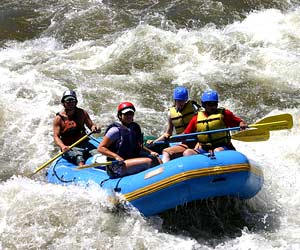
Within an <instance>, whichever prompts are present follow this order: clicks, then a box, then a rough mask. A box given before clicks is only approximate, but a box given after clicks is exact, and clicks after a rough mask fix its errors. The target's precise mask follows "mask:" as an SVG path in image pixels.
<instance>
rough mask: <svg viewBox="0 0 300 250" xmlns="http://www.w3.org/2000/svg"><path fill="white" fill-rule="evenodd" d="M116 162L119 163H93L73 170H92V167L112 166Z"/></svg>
mask: <svg viewBox="0 0 300 250" xmlns="http://www.w3.org/2000/svg"><path fill="white" fill-rule="evenodd" d="M118 162H120V161H107V162H94V163H92V164H88V165H82V166H79V167H77V168H75V169H76V170H81V169H85V168H93V167H99V166H108V165H112V164H115V163H118Z"/></svg>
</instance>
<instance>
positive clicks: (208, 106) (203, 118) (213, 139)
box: [183, 90, 247, 156]
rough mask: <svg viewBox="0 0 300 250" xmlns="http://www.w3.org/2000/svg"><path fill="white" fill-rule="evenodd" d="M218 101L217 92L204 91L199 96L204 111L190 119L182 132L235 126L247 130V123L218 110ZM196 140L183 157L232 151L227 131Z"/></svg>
mask: <svg viewBox="0 0 300 250" xmlns="http://www.w3.org/2000/svg"><path fill="white" fill-rule="evenodd" d="M218 101H219V97H218V93H217V91H214V90H207V91H205V92H204V93H203V94H202V96H201V103H202V107H203V108H204V110H200V111H199V112H198V114H197V115H195V116H194V117H193V118H192V120H191V121H190V123H189V125H188V126H187V127H186V129H185V130H184V134H189V133H194V132H204V131H209V130H217V129H223V128H228V127H237V126H239V127H240V128H241V129H242V130H243V129H246V128H247V123H245V122H244V121H243V120H242V119H241V118H239V117H237V116H236V115H234V114H233V113H232V112H231V111H230V110H228V109H225V108H218ZM197 140H198V143H197V144H196V146H195V147H194V149H187V150H185V151H184V153H183V155H184V156H188V155H194V154H203V153H207V152H211V151H222V150H229V149H234V147H233V145H232V143H231V138H230V133H229V132H228V131H225V132H217V133H211V134H201V135H198V136H197Z"/></svg>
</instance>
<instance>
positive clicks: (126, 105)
mask: <svg viewBox="0 0 300 250" xmlns="http://www.w3.org/2000/svg"><path fill="white" fill-rule="evenodd" d="M134 112H135V107H134V105H133V104H132V103H131V102H121V103H120V104H119V106H118V113H117V116H118V118H119V120H120V121H121V122H122V123H123V124H125V125H127V124H130V123H131V122H133V116H134Z"/></svg>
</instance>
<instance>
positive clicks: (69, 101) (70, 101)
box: [64, 99, 76, 103]
mask: <svg viewBox="0 0 300 250" xmlns="http://www.w3.org/2000/svg"><path fill="white" fill-rule="evenodd" d="M64 102H66V103H75V102H76V100H75V99H69V100H66V101H64Z"/></svg>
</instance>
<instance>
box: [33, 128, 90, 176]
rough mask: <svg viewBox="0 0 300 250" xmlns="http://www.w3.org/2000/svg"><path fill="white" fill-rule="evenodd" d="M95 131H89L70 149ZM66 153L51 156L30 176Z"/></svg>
mask: <svg viewBox="0 0 300 250" xmlns="http://www.w3.org/2000/svg"><path fill="white" fill-rule="evenodd" d="M93 133H94V131H92V132H90V133H88V134H87V135H85V136H83V137H82V138H80V139H79V140H78V141H76V142H74V143H73V144H72V145H71V146H69V149H71V148H73V147H75V146H76V145H78V144H79V143H81V142H82V141H84V140H85V139H87V138H88V137H89V136H90V135H91V134H93ZM64 153H65V152H60V153H59V154H57V155H55V156H54V157H53V158H51V159H50V160H48V161H47V162H45V163H44V164H43V165H41V166H40V167H38V168H37V169H36V170H34V172H33V173H32V174H31V175H30V177H31V176H33V175H35V174H36V173H37V172H39V171H41V170H42V169H43V168H45V167H47V166H48V165H49V164H50V163H51V162H53V161H55V160H56V159H57V158H58V157H60V156H62V155H63V154H64Z"/></svg>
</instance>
